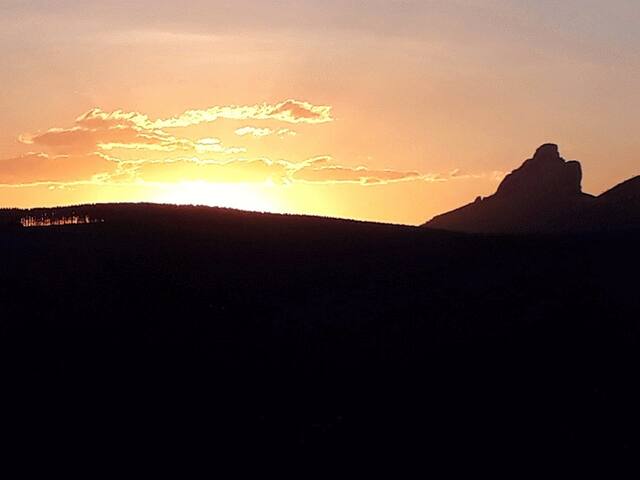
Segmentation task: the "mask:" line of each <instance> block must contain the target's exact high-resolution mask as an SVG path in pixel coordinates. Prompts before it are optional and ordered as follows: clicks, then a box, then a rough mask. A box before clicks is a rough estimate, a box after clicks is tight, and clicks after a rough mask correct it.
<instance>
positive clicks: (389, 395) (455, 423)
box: [0, 204, 640, 458]
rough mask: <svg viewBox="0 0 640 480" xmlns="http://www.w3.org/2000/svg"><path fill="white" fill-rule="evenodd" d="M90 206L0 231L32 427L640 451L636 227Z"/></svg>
mask: <svg viewBox="0 0 640 480" xmlns="http://www.w3.org/2000/svg"><path fill="white" fill-rule="evenodd" d="M73 208H74V211H75V212H77V213H78V214H82V215H88V216H89V217H90V218H99V219H104V222H102V223H93V224H87V225H77V226H74V225H68V226H64V227H51V228H46V229H26V228H15V229H5V230H3V231H2V232H1V233H0V245H1V248H2V252H3V260H2V269H0V303H1V305H2V309H3V314H2V321H1V329H2V330H1V333H2V334H1V336H0V339H1V343H0V356H1V360H2V362H1V365H2V372H1V373H2V378H3V382H4V384H3V385H4V391H5V394H4V396H5V400H10V401H11V406H10V407H7V410H6V411H7V412H12V413H11V414H10V415H8V416H7V418H10V419H11V421H10V422H8V423H10V424H11V425H8V424H7V425H5V427H4V428H10V427H11V426H13V428H14V430H13V431H14V432H15V435H16V438H18V437H20V436H23V437H24V436H26V437H30V436H33V435H34V432H38V433H37V434H38V435H40V436H45V438H49V437H47V436H50V438H49V440H50V441H52V442H55V441H56V438H57V437H56V435H57V433H56V432H60V431H65V432H72V433H73V434H74V435H75V436H76V437H77V438H81V439H84V438H86V439H91V441H96V439H102V440H105V439H107V438H109V439H113V438H115V439H117V440H115V441H116V442H117V444H118V445H119V446H122V445H128V444H130V445H131V446H132V447H133V446H134V445H138V444H139V443H144V444H145V445H147V446H148V445H161V444H165V443H167V442H169V443H171V442H173V443H177V444H181V445H183V446H186V445H189V446H190V447H191V448H198V449H200V450H206V449H207V448H213V445H214V444H224V445H226V446H227V447H232V448H234V447H242V448H243V449H244V450H243V451H245V452H247V454H249V452H252V451H269V452H280V453H282V452H291V454H293V452H295V451H299V450H305V449H312V450H314V451H316V452H325V453H330V452H337V451H344V452H349V453H350V454H353V453H358V452H359V453H365V454H367V455H374V456H375V454H376V453H384V454H385V455H388V454H390V453H392V452H396V453H398V452H400V453H405V454H410V453H417V454H419V455H423V456H440V455H441V454H451V455H455V456H460V455H462V456H465V458H469V457H468V456H469V455H471V454H478V455H483V456H485V457H490V456H499V457H500V458H502V457H504V456H507V455H509V456H511V455H514V454H519V453H524V452H529V453H531V452H535V453H536V454H540V455H542V454H546V453H549V452H552V451H554V452H562V453H566V452H567V451H573V452H589V451H592V452H596V451H598V452H603V451H630V452H636V451H637V449H638V446H639V442H640V434H639V433H638V432H640V413H638V412H639V410H638V405H639V404H640V389H639V387H638V385H637V381H636V376H637V369H636V365H638V357H639V356H640V349H639V348H638V347H639V344H638V334H639V332H640V329H639V328H638V327H639V325H638V319H639V318H640V315H639V314H640V297H639V296H638V295H637V275H638V272H639V271H640V256H639V254H638V248H637V246H638V244H639V243H638V242H639V240H640V232H639V231H637V230H631V231H627V232H626V233H624V234H618V233H606V234H605V233H602V234H585V235H580V236H571V235H565V236H523V237H506V236H505V237H500V236H472V235H463V234H455V233H447V232H441V231H432V230H429V229H425V228H412V227H400V226H390V225H381V224H371V223H363V222H353V221H343V220H329V219H320V218H312V217H295V216H278V215H268V214H253V213H243V212H238V211H233V210H224V209H211V208H205V207H175V206H158V205H126V204H124V205H95V206H81V207H73ZM43 212H44V210H42V211H41V212H40V213H43ZM36 214H39V213H37V212H33V211H32V212H24V211H14V210H11V211H2V212H1V213H0V218H2V219H3V220H2V221H6V222H8V223H11V222H14V223H15V221H16V219H18V220H19V219H20V218H22V217H24V216H25V215H36ZM56 214H57V215H67V213H66V212H65V211H64V209H60V210H57V213H56ZM16 441H18V440H16ZM136 448H137V447H136Z"/></svg>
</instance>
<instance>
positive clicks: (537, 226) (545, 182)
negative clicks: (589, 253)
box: [425, 143, 640, 233]
mask: <svg viewBox="0 0 640 480" xmlns="http://www.w3.org/2000/svg"><path fill="white" fill-rule="evenodd" d="M581 181H582V168H581V166H580V163H579V162H577V161H566V160H565V159H563V158H562V157H561V156H560V153H559V152H558V146H557V145H555V144H551V143H548V144H544V145H542V146H541V147H539V148H538V149H537V150H536V152H535V154H534V155H533V157H532V158H530V159H528V160H526V161H525V162H524V163H523V164H522V166H520V168H517V169H515V170H514V171H513V172H511V173H510V174H509V175H507V176H506V177H505V179H504V180H503V181H502V183H501V184H500V186H499V187H498V190H497V191H496V193H495V194H494V195H492V196H490V197H487V198H484V199H483V198H481V197H478V198H477V199H476V201H475V202H473V203H470V204H468V205H465V206H463V207H461V208H458V209H456V210H453V211H451V212H448V213H445V214H442V215H438V216H436V217H434V218H433V219H432V220H430V221H429V222H427V223H426V224H425V226H427V227H430V228H438V229H443V230H451V231H458V232H468V233H546V232H588V231H601V230H618V229H626V228H634V227H640V177H635V178H632V179H630V180H627V181H626V182H624V183H622V184H620V185H618V186H616V187H614V188H612V189H611V190H609V191H608V192H605V193H603V194H602V195H600V196H599V197H595V196H593V195H589V194H587V193H584V192H583V191H582V186H581Z"/></svg>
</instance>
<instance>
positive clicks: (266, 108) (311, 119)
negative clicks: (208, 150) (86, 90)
mask: <svg viewBox="0 0 640 480" xmlns="http://www.w3.org/2000/svg"><path fill="white" fill-rule="evenodd" d="M219 119H227V120H276V121H280V122H286V123H309V124H318V123H327V122H331V121H333V117H332V115H331V106H330V105H314V104H312V103H309V102H304V101H300V100H291V99H290V100H285V101H283V102H280V103H276V104H269V103H260V104H256V105H222V106H221V105H216V106H212V107H208V108H205V109H196V110H187V111H185V112H183V113H181V114H180V115H176V116H174V117H169V118H158V119H155V120H152V119H150V118H149V117H148V116H147V115H144V114H142V113H139V112H125V111H123V110H115V111H113V112H105V111H103V110H101V109H99V108H95V109H93V110H90V111H88V112H87V113H85V114H83V115H81V116H80V117H79V118H78V119H77V120H76V123H77V124H78V125H84V126H87V127H96V126H105V125H106V126H110V127H111V126H120V127H126V126H135V127H138V128H140V129H143V130H158V129H165V128H181V127H191V126H194V125H199V124H202V123H210V122H215V121H216V120H219Z"/></svg>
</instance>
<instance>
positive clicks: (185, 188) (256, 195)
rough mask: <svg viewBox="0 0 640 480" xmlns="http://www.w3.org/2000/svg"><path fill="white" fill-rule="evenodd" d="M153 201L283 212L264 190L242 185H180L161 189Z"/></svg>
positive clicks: (192, 183)
mask: <svg viewBox="0 0 640 480" xmlns="http://www.w3.org/2000/svg"><path fill="white" fill-rule="evenodd" d="M150 201H152V202H156V203H170V204H175V205H205V206H209V207H225V208H235V209H240V210H248V211H253V212H273V213H278V212H281V209H280V208H279V206H278V205H277V203H276V202H275V201H274V199H273V198H270V197H269V196H268V195H267V194H266V193H265V191H264V190H261V189H259V188H257V187H256V186H255V185H251V184H243V183H234V184H230V183H211V182H205V181H193V182H178V183H176V184H173V185H171V184H166V185H162V186H160V193H158V194H155V195H154V196H153V197H152V198H151V199H150Z"/></svg>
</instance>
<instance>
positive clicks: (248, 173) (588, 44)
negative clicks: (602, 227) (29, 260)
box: [0, 0, 640, 224]
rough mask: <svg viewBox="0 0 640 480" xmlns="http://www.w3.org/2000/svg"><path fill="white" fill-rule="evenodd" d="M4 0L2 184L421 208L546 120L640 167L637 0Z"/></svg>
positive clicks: (267, 202)
mask: <svg viewBox="0 0 640 480" xmlns="http://www.w3.org/2000/svg"><path fill="white" fill-rule="evenodd" d="M531 3H534V2H524V1H516V0H483V1H480V0H455V1H447V2H444V1H442V2H438V1H411V0H406V1H404V0H386V1H382V0H368V1H348V0H342V1H337V0H326V1H323V2H317V1H310V0H298V1H295V2H294V1H286V0H282V1H265V0H235V1H200V0H196V1H193V2H189V5H188V7H187V6H186V4H185V3H184V2H175V1H160V0H157V1H151V0H145V1H128V2H124V1H117V0H114V1H111V2H96V3H95V4H92V3H90V2H84V1H83V2H80V1H78V0H61V1H58V2H50V1H32V2H22V1H12V0H9V1H4V2H2V3H1V4H0V55H1V56H2V58H3V68H2V69H0V85H2V88H1V89H0V105H2V107H3V108H2V112H3V113H2V115H1V116H0V205H2V206H20V207H29V206H49V205H60V204H71V203H83V202H109V201H158V202H173V203H198V204H210V205H223V206H231V207H237V208H247V209H256V210H268V211H276V212H293V213H309V214H320V215H330V216H340V217H349V218H360V219H370V220H379V221H387V222H396V223H409V224H418V223H422V222H423V221H425V220H426V219H428V218H430V217H431V216H433V215H435V214H437V213H440V212H442V211H445V210H448V209H451V208H454V207H456V206H459V205H461V204H463V203H465V202H468V201H472V200H473V199H474V198H475V197H476V196H477V195H487V194H489V193H492V192H493V191H494V190H495V188H496V186H497V183H498V182H499V180H500V179H501V177H502V175H503V172H507V171H510V170H511V169H513V168H515V167H516V166H518V165H519V164H520V163H521V162H522V161H523V160H524V159H525V158H528V157H529V156H530V155H531V153H532V152H533V151H534V149H535V148H536V147H537V146H538V145H539V144H541V143H544V142H555V143H558V144H559V145H560V148H561V153H562V154H563V156H564V157H565V158H567V159H578V160H580V161H581V162H582V163H583V170H584V173H585V178H584V182H583V184H584V187H585V190H587V191H590V192H592V193H600V192H602V191H603V190H605V189H607V188H609V187H610V186H612V185H614V184H615V183H618V182H619V181H622V180H624V179H625V178H628V177H631V176H633V175H637V174H639V173H640V168H639V166H640V163H639V161H638V159H640V137H639V136H638V135H637V134H636V132H635V126H636V124H637V121H636V114H637V112H638V111H640V92H639V89H638V85H640V54H639V53H638V48H637V45H639V44H640V34H639V33H638V29H637V25H638V24H640V4H638V2H636V1H626V0H616V1H612V2H607V7H606V8H605V7H604V6H603V2H598V1H593V0H580V1H578V0H567V1H564V2H553V1H550V0H540V1H538V2H535V5H531Z"/></svg>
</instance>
